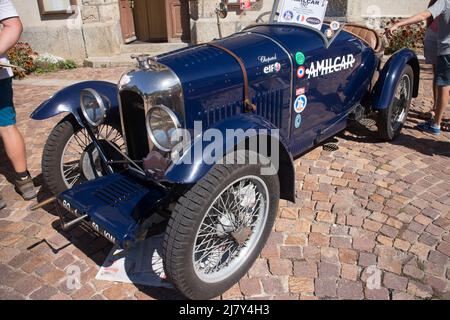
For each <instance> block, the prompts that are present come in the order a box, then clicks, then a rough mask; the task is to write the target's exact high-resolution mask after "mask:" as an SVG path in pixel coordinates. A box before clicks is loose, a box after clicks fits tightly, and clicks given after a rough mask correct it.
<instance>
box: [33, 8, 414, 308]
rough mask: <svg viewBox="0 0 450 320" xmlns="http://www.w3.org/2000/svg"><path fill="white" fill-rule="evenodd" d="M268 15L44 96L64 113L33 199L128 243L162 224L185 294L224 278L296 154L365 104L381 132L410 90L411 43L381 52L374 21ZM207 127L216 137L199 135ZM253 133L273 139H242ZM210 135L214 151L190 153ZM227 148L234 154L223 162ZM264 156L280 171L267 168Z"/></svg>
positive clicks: (261, 222) (248, 259)
mask: <svg viewBox="0 0 450 320" xmlns="http://www.w3.org/2000/svg"><path fill="white" fill-rule="evenodd" d="M278 15H279V13H278V12H277V7H276V6H275V7H274V10H273V12H272V14H271V18H270V21H269V22H267V23H260V24H256V25H251V26H249V27H246V28H245V29H244V30H242V31H241V32H238V33H236V34H233V35H231V36H229V37H226V38H223V39H218V40H214V41H212V42H210V43H206V44H201V45H195V46H191V47H188V48H185V49H181V50H177V51H174V52H170V53H166V54H162V55H159V56H156V57H150V56H148V55H140V56H137V57H136V59H137V60H138V67H136V68H135V69H134V70H131V71H129V72H126V73H125V74H123V76H122V77H121V79H120V80H119V82H118V84H117V85H115V84H111V83H108V82H102V81H87V82H81V83H78V84H75V85H73V86H70V87H68V88H65V89H63V90H61V91H59V92H58V93H56V94H55V95H54V96H53V97H52V98H50V99H49V100H48V101H46V102H44V103H43V104H42V105H41V106H40V107H39V108H38V109H37V110H36V111H35V112H34V113H33V114H32V118H33V119H36V120H42V119H47V118H50V117H53V116H55V115H57V114H60V113H62V112H67V113H68V115H67V116H66V117H65V118H64V119H63V120H61V121H60V122H59V123H58V124H57V125H56V127H55V128H54V130H53V132H52V133H51V134H50V136H49V138H48V141H47V143H46V146H45V150H44V155H43V161H42V170H43V176H44V179H45V182H46V184H47V186H48V188H49V189H50V191H51V192H52V193H54V194H55V198H51V199H49V201H44V202H43V203H41V204H40V205H38V206H36V207H35V208H37V207H39V206H42V205H44V204H48V203H50V202H51V201H55V200H56V201H57V203H58V206H59V207H62V208H64V209H65V210H64V211H63V212H66V214H62V213H61V220H62V222H63V227H64V228H68V227H70V226H73V225H75V224H77V223H80V222H82V223H88V224H89V225H90V226H91V228H92V229H93V230H94V231H95V232H98V233H100V234H101V235H103V236H104V237H106V238H107V239H109V240H110V241H111V242H113V243H115V244H118V245H119V246H120V247H122V248H124V249H127V248H130V247H132V246H134V245H135V244H136V243H137V242H139V241H142V240H144V239H145V238H146V236H147V232H148V230H149V229H152V228H154V227H156V226H159V227H161V226H163V227H164V228H165V229H163V230H165V231H164V232H165V239H164V244H163V252H162V256H163V261H164V268H165V272H166V275H167V277H168V279H169V280H170V281H171V282H172V283H173V284H174V286H175V287H176V288H177V289H178V290H179V291H180V292H181V293H182V294H183V295H184V296H186V297H187V298H192V299H206V298H212V297H216V296H218V295H220V294H221V293H223V292H225V291H226V290H227V289H229V288H230V287H231V286H233V285H234V284H235V283H236V282H238V281H239V279H240V278H241V277H242V276H244V275H245V273H246V272H247V271H248V270H249V268H250V267H251V265H252V264H253V262H254V261H255V259H256V258H257V257H258V255H259V254H260V252H261V250H262V249H263V246H264V245H265V242H266V241H267V239H268V236H269V234H270V232H271V229H272V226H273V224H274V220H275V217H276V214H277V208H278V204H279V199H285V200H288V201H295V199H296V193H295V169H294V160H295V159H297V158H299V157H301V156H302V155H303V154H305V153H306V152H308V151H309V150H311V149H312V148H314V147H317V146H318V145H320V144H321V143H323V142H324V141H326V140H327V139H329V138H331V137H333V136H334V135H336V134H337V133H339V132H341V131H343V130H345V129H346V127H347V124H348V122H349V121H350V120H352V119H353V120H361V119H367V118H370V117H372V118H373V117H375V118H376V121H377V127H378V132H379V135H380V138H381V139H383V140H392V139H394V138H395V137H396V136H397V135H398V134H399V133H400V131H401V129H402V127H403V125H404V123H405V120H406V117H407V114H408V110H409V107H410V103H411V100H412V98H413V97H416V96H417V94H418V87H419V62H418V59H417V57H416V55H415V53H414V52H413V51H411V50H409V49H403V50H400V51H398V52H396V53H395V54H393V55H392V56H391V57H390V58H389V60H388V61H387V62H385V63H382V57H383V41H382V39H381V37H380V36H379V35H378V34H377V32H375V31H374V30H371V29H369V28H367V27H365V26H360V25H354V24H345V23H338V22H335V21H334V22H325V23H324V24H323V27H322V28H321V30H318V29H317V28H312V27H308V26H304V25H298V24H295V23H280V22H278V19H277V16H278ZM196 126H200V127H201V130H200V131H199V132H198V130H197V132H196V130H195V129H196ZM211 129H214V130H215V131H214V132H215V133H217V132H218V133H222V134H223V136H224V137H225V138H224V139H205V137H203V134H202V133H204V132H206V131H208V130H211ZM230 130H235V131H236V130H238V131H239V130H241V131H244V132H246V134H243V135H242V134H240V135H234V136H233V138H227V137H226V136H227V132H228V131H230ZM180 132H183V133H180ZM249 132H250V133H249ZM272 132H274V134H272ZM186 133H187V135H186ZM275 133H276V134H275ZM186 136H187V137H188V138H186ZM255 137H256V138H258V141H259V142H261V141H265V142H263V145H264V143H265V144H267V146H268V147H267V150H269V151H267V150H266V151H267V152H263V149H264V148H259V147H257V148H256V149H255V148H250V144H249V143H247V142H248V140H249V139H250V138H255ZM211 144H213V145H214V146H215V147H220V148H221V149H222V150H223V152H222V153H221V152H211V153H210V155H209V156H208V159H205V157H204V156H199V155H197V154H196V153H195V152H194V155H193V156H192V152H191V151H192V150H200V151H202V150H203V151H204V150H205V149H207V148H208V147H210V145H211ZM180 145H181V146H182V147H181V148H180ZM272 149H273V150H272ZM274 149H277V150H278V151H277V154H278V156H277V159H275V158H272V155H273V154H275V153H274V152H273V151H274ZM236 151H243V152H241V153H239V152H236ZM200 153H201V152H200ZM174 154H176V156H177V157H174ZM229 154H233V156H232V158H234V160H239V159H240V160H243V161H235V162H233V161H231V162H224V161H222V160H223V159H224V158H226V157H227V156H228V155H229ZM236 154H237V155H236ZM255 154H256V155H258V154H259V157H257V158H258V159H257V161H256V162H250V161H249V159H250V155H255ZM188 158H189V159H188ZM186 160H189V161H186ZM206 160H209V161H206ZM275 162H277V163H278V165H277V166H275V164H274V163H275ZM267 163H269V165H270V166H272V165H273V167H276V168H277V170H274V171H273V172H272V173H271V174H263V173H262V168H263V167H264V165H265V164H266V165H267ZM67 211H68V212H70V214H69V216H73V220H71V221H68V222H67V221H66V220H67V219H68V218H67V214H68V213H67ZM156 216H158V217H159V218H158V219H156V218H155V217H156ZM158 221H159V222H158ZM160 221H162V222H160Z"/></svg>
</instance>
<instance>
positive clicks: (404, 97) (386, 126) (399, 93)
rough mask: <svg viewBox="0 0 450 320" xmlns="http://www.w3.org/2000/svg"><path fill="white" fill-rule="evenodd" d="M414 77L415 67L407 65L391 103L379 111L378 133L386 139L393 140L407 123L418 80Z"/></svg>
mask: <svg viewBox="0 0 450 320" xmlns="http://www.w3.org/2000/svg"><path fill="white" fill-rule="evenodd" d="M414 79H415V78H414V70H413V68H412V67H411V66H410V65H406V66H405V67H404V69H403V72H402V73H401V75H400V77H399V81H398V83H397V84H396V87H395V92H394V96H393V97H392V101H391V103H390V105H389V106H387V107H386V108H383V109H381V110H379V111H378V119H377V127H378V133H379V135H380V137H381V138H382V139H383V140H385V141H392V140H393V139H394V138H395V137H396V136H398V135H399V134H400V132H401V131H402V129H403V126H404V125H405V123H406V119H407V117H408V112H409V109H410V107H411V101H412V97H413V89H414V86H415V85H416V84H415V83H416V82H417V81H414Z"/></svg>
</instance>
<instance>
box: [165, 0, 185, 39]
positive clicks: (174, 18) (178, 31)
mask: <svg viewBox="0 0 450 320" xmlns="http://www.w3.org/2000/svg"><path fill="white" fill-rule="evenodd" d="M165 1H166V17H167V40H168V41H169V42H179V41H185V42H189V41H190V15H189V0H165Z"/></svg>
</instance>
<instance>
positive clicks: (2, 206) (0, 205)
mask: <svg viewBox="0 0 450 320" xmlns="http://www.w3.org/2000/svg"><path fill="white" fill-rule="evenodd" d="M5 208H6V202H5V200H4V199H3V196H2V194H1V193H0V210H2V209H5Z"/></svg>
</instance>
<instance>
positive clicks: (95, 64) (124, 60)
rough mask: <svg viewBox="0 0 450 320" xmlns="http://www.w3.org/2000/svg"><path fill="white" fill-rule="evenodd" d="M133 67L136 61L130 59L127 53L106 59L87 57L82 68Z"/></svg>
mask: <svg viewBox="0 0 450 320" xmlns="http://www.w3.org/2000/svg"><path fill="white" fill-rule="evenodd" d="M135 65H136V61H135V60H134V59H131V57H130V54H129V53H127V54H118V55H113V56H107V57H89V58H86V59H85V60H84V66H85V67H91V68H111V67H133V66H135Z"/></svg>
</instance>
